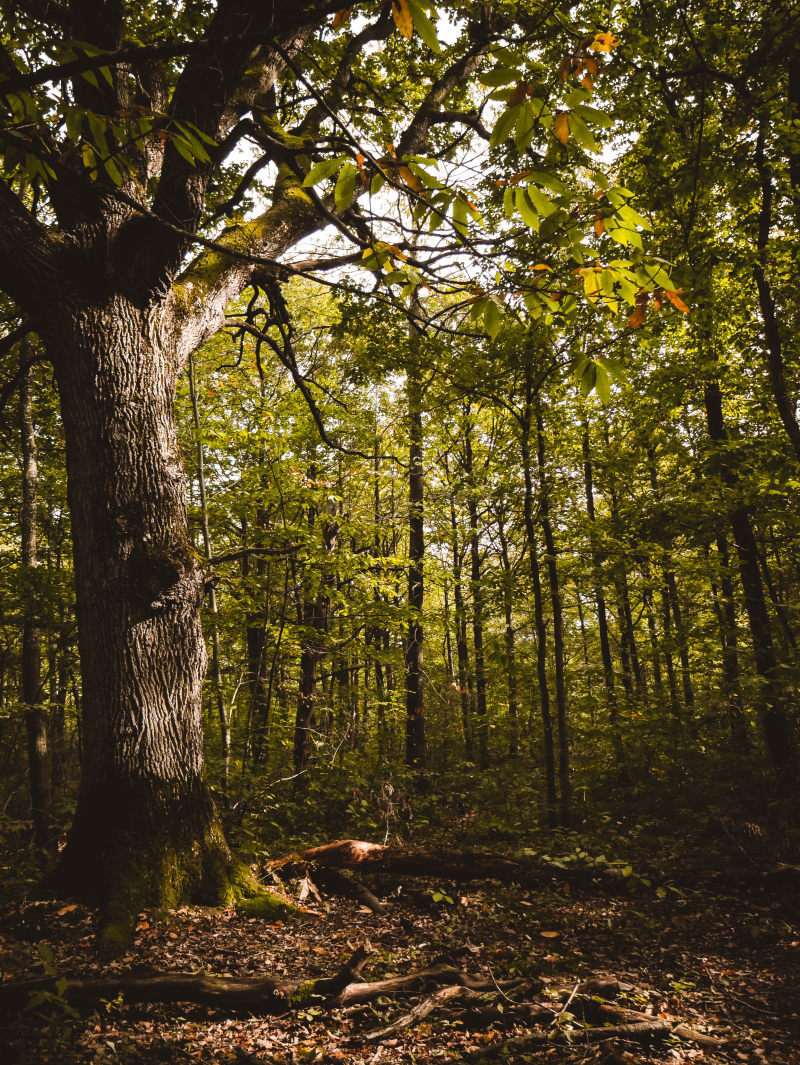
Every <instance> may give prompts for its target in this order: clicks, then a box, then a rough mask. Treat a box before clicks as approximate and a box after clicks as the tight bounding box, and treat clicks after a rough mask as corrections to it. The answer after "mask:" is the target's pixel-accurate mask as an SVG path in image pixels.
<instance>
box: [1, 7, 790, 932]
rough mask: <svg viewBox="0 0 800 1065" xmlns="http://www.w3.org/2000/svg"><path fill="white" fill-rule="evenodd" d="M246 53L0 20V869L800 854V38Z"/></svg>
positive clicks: (745, 16)
mask: <svg viewBox="0 0 800 1065" xmlns="http://www.w3.org/2000/svg"><path fill="white" fill-rule="evenodd" d="M259 17H261V16H256V15H255V14H254V13H253V11H251V10H250V5H248V4H245V3H241V4H234V3H231V4H225V3H220V4H218V5H202V4H200V5H194V4H185V5H180V6H179V7H175V8H171V7H164V6H163V5H159V4H145V5H142V6H141V10H140V11H138V12H136V13H132V12H130V11H127V10H125V5H118V6H117V5H113V4H99V5H93V4H91V3H74V4H70V5H66V6H65V7H63V8H62V7H61V6H60V5H56V4H50V3H45V4H38V3H25V4H22V5H15V8H14V11H13V12H11V11H7V10H5V11H3V71H2V79H0V97H1V98H2V100H3V101H4V105H5V106H6V108H7V114H6V118H5V124H4V126H3V130H2V133H1V135H0V147H1V150H2V152H3V155H4V171H3V178H4V182H3V187H2V190H0V192H1V193H2V198H3V205H2V210H1V211H0V215H1V216H2V217H0V223H1V224H0V230H1V231H2V233H1V234H0V236H2V241H3V255H4V264H3V267H2V270H1V271H0V283H1V284H2V287H3V288H4V290H5V292H6V296H5V297H4V300H3V307H2V316H3V321H4V326H5V330H6V336H5V339H4V340H3V341H2V342H0V349H1V351H2V366H1V367H0V373H1V374H2V381H1V382H0V404H1V405H2V413H3V419H4V421H3V430H2V431H3V446H2V450H0V496H1V497H2V501H3V502H2V506H0V551H1V552H2V555H1V556H0V557H1V558H2V567H1V568H0V734H1V735H2V753H0V759H1V760H2V767H1V768H2V779H3V781H4V785H3V787H4V796H3V805H2V815H0V816H1V818H2V819H1V820H0V831H2V834H3V838H4V840H5V841H6V844H7V846H8V847H15V846H19V845H21V842H23V841H25V840H27V833H28V832H29V826H30V824H31V823H32V824H33V833H34V849H35V852H36V853H37V855H44V861H45V864H47V856H48V855H49V856H51V857H52V856H53V855H54V854H55V851H56V849H57V845H58V844H59V841H63V838H64V835H65V833H66V831H67V830H68V829H69V827H70V825H71V824H73V819H74V826H73V830H72V834H71V836H70V843H69V844H68V846H67V848H66V851H64V852H63V854H62V856H61V860H60V862H59V866H58V871H57V873H56V879H55V881H53V883H54V884H56V885H57V886H59V887H60V889H62V890H64V889H69V890H70V891H72V892H76V891H77V894H78V895H79V896H80V897H82V898H87V899H89V900H90V901H95V902H99V903H100V904H101V905H102V906H103V907H104V912H105V915H106V917H105V928H106V942H107V945H111V946H113V945H114V944H115V943H116V945H117V946H119V945H120V944H122V943H124V942H125V941H127V937H129V935H130V926H131V921H132V917H133V916H134V915H135V912H138V908H139V907H140V906H143V905H150V904H153V903H154V902H163V901H165V900H166V901H170V900H171V901H173V902H177V901H182V899H183V898H185V897H189V896H191V895H192V894H193V893H194V894H197V893H198V890H199V891H200V893H201V894H203V893H205V894H208V882H209V877H210V873H209V869H210V867H211V864H213V863H212V857H213V859H214V861H216V860H217V859H219V860H220V861H221V862H222V864H223V866H224V869H225V874H224V875H225V880H226V884H227V882H228V881H230V882H231V883H234V884H236V883H238V881H237V879H236V878H237V875H238V874H237V872H236V870H237V868H238V866H237V865H236V863H235V860H234V859H232V858H231V856H230V852H229V851H228V849H227V845H226V844H225V843H224V842H222V843H220V838H221V833H220V835H219V837H218V836H217V834H216V833H217V829H216V826H217V825H218V824H222V825H224V829H225V833H226V835H227V839H228V842H229V843H230V844H232V845H233V846H234V848H235V849H236V850H237V851H238V853H239V854H240V855H243V856H244V857H246V858H249V859H251V860H253V861H258V860H263V858H264V857H265V856H266V855H268V854H272V855H274V854H276V853H280V852H282V851H284V850H288V849H291V848H293V847H297V846H305V845H308V844H310V843H312V842H317V841H322V840H324V839H326V838H334V837H337V836H354V837H357V838H368V839H373V840H375V841H377V842H385V841H387V840H396V841H397V840H405V841H407V840H411V839H413V840H415V841H417V842H423V843H425V842H443V841H447V842H449V843H453V842H455V841H459V842H460V843H462V844H466V843H478V842H480V843H482V844H486V843H487V841H493V843H494V845H496V843H497V841H503V840H505V841H508V842H514V843H515V844H520V843H524V842H530V841H531V840H532V839H536V840H540V839H542V838H546V839H549V840H551V843H552V841H553V840H558V841H559V844H558V845H559V846H560V847H561V848H562V850H564V851H565V852H566V853H569V854H571V855H572V857H573V858H574V855H575V854H583V855H584V857H585V855H586V852H585V851H584V850H583V849H582V848H583V847H584V846H585V843H586V838H587V837H586V836H585V835H582V834H580V833H582V832H584V831H587V832H589V831H590V829H589V828H587V827H586V826H589V825H591V826H594V829H592V830H598V831H600V833H601V835H602V833H603V832H605V831H606V829H603V828H602V826H603V825H604V824H605V825H609V824H612V825H613V824H614V823H616V822H617V820H618V819H619V818H623V819H626V818H633V819H634V820H636V819H639V820H642V821H648V823H649V822H650V820H659V819H660V820H661V823H662V824H664V825H666V823H667V822H668V821H669V820H670V819H675V818H678V817H681V818H685V817H687V816H692V815H691V814H689V813H688V811H691V810H696V809H699V810H700V811H702V818H701V819H702V820H703V821H704V822H705V824H706V826H707V827H708V826H711V831H712V834H714V833H716V834H720V833H722V834H728V835H729V836H730V838H734V837H735V838H738V836H737V835H736V833H737V832H738V831H739V829H737V827H736V826H741V825H743V824H751V823H757V825H758V826H759V827H758V833H760V834H761V835H762V836H763V838H764V839H765V840H767V841H768V842H765V843H764V847H765V848H766V849H767V850H768V851H769V853H770V854H773V855H774V856H780V857H781V858H782V859H784V860H794V859H795V858H796V857H797V855H796V853H795V852H796V848H797V839H796V838H795V837H796V830H794V834H793V829H792V827H791V816H792V813H791V812H792V810H793V809H794V804H795V802H796V786H797V746H796V727H797V691H798V646H797V639H798V636H797V632H798V626H799V625H800V601H799V597H798V587H799V583H798V582H800V550H798V543H799V542H800V541H798V532H799V531H800V530H798V518H797V506H796V492H797V489H798V485H799V484H800V481H798V462H799V461H800V424H798V419H797V412H796V394H797V378H798V372H800V366H798V358H799V354H798V350H797V341H796V320H797V314H798V302H797V291H796V272H797V260H798V238H797V228H798V222H799V221H800V112H799V110H798V109H800V47H799V46H798V44H797V40H798V34H797V23H798V18H799V17H800V16H799V15H798V12H797V10H795V9H793V8H792V7H791V6H789V5H787V6H786V7H785V8H783V7H779V8H775V7H773V6H772V5H763V6H762V5H747V6H746V8H745V7H742V6H741V5H737V4H726V3H718V4H715V5H713V7H712V6H711V5H708V4H705V3H696V4H683V3H667V4H664V5H659V6H657V7H656V6H654V5H651V4H648V3H632V4H615V5H610V6H609V5H603V4H592V3H586V4H579V5H573V6H572V7H570V8H569V10H564V11H561V10H559V9H557V8H555V7H552V8H551V7H549V6H547V5H544V6H542V5H538V4H534V3H531V4H513V5H512V4H497V5H489V6H487V5H481V4H469V3H464V4H454V5H448V6H446V7H445V6H441V5H440V6H439V7H436V6H435V5H432V4H426V3H422V2H420V0H413V2H412V0H396V2H394V3H390V4H384V5H377V4H364V5H356V6H355V7H354V8H352V9H346V10H342V11H337V10H336V6H335V5H325V4H306V5H304V6H303V5H301V6H300V7H299V8H298V11H297V12H294V13H292V14H290V13H287V12H285V11H283V10H281V11H280V12H277V9H276V12H273V14H272V15H270V16H269V18H270V19H271V22H269V23H268V24H267V23H265V24H264V25H263V26H262V25H261V24H260V23H259V22H258V18H259ZM263 18H264V19H267V15H263ZM248 35H249V36H248ZM254 42H255V43H254ZM204 49H205V51H204ZM139 53H140V54H139ZM186 55H188V58H184V56H186ZM209 56H215V57H218V58H217V59H213V61H212V60H210V59H209ZM226 64H228V65H227V66H226ZM264 71H267V72H268V74H269V77H267V76H266V75H265V73H264ZM215 72H216V73H219V79H218V80H219V85H217V84H216V83H214V84H212V82H214V77H216V73H215ZM204 78H205V79H206V81H205V82H204V81H203V79H204ZM258 78H261V81H260V82H259V83H258V85H257V86H256V87H255V88H253V86H252V84H251V83H252V82H253V80H254V79H256V80H258ZM226 79H227V80H226ZM265 79H266V80H265ZM206 83H207V85H206ZM217 91H218V92H219V94H220V95H219V99H217V98H216V97H215V96H214V94H215V93H216V92H217ZM226 109H227V110H226ZM193 286H194V288H193ZM155 306H158V307H159V308H161V309H160V311H159V313H160V314H161V315H162V317H161V319H160V322H161V325H159V329H161V330H162V332H163V334H164V336H160V337H159V338H157V340H154V339H153V337H152V335H151V323H152V319H151V318H148V315H150V314H151V311H152V308H153V307H155ZM164 323H167V324H166V325H164ZM176 323H177V324H176ZM170 330H171V331H170ZM167 334H168V335H167ZM142 337H145V340H144V341H143V340H142V339H141V338H142ZM93 374H94V377H92V375H93ZM104 375H105V376H104ZM92 382H93V383H92ZM142 397H145V398H142ZM147 397H153V398H152V403H151V402H150V399H149V398H147ZM173 398H174V415H173ZM137 405H140V408H141V412H142V413H140V412H139V410H140V408H139V407H138V406H137ZM123 412H124V413H123ZM173 416H174V420H173ZM123 423H124V424H123ZM151 444H152V446H151ZM178 448H179V450H180V453H181V455H182V456H183V466H182V467H179V466H176V465H175V463H176V461H177V460H176V455H177V449H178ZM154 456H155V457H154ZM176 470H177V473H176ZM154 471H155V472H154ZM68 482H69V485H68ZM184 498H185V505H184ZM184 528H185V534H184V531H183V530H184ZM73 540H74V543H73ZM153 544H155V546H153ZM73 559H74V560H75V561H74V562H73ZM76 588H77V605H76ZM121 589H122V590H121ZM200 600H202V601H203V608H202V624H203V631H204V634H205V640H206V643H207V645H208V648H209V669H208V673H207V676H206V677H205V680H203V674H204V665H205V656H204V653H203V652H202V650H200V649H199V647H200V645H199V642H198V640H197V638H196V637H197V632H196V631H195V629H194V628H193V626H194V620H192V619H193V618H194V613H197V611H199V604H200ZM187 604H189V605H188V606H187ZM193 612H194V613H193ZM164 619H167V620H166V621H165V620H164ZM187 619H188V620H187ZM137 626H139V630H140V632H141V633H142V634H143V635H142V636H141V638H140V636H134V637H131V636H130V634H131V633H132V632H134V630H136V629H137ZM137 641H138V642H137ZM79 642H80V653H79ZM201 683H202V691H201V687H200V685H201ZM154 693H155V694H154ZM176 707H177V708H178V709H177V710H176V709H175V708H176ZM126 715H129V718H130V721H129V720H128V718H127V717H126ZM130 722H132V724H131V723H130ZM175 722H178V724H177V725H175V730H176V735H178V733H180V735H178V738H177V739H176V740H174V742H173V738H171V736H172V730H173V725H174V724H175ZM195 726H196V727H195ZM200 728H202V737H200ZM153 737H156V738H155V739H153ZM201 739H202V746H201ZM203 749H204V751H205V760H206V763H207V765H206V769H205V771H204V770H203V754H202V750H203ZM81 771H82V772H83V784H82V786H81V790H80V791H79V779H80V776H81ZM115 773H121V779H122V780H124V785H120V784H119V781H118V780H116V779H115V778H114V774H115ZM154 781H156V783H154ZM164 781H167V782H168V784H169V789H172V790H169V789H168V790H167V791H166V792H162V791H159V790H158V789H159V788H161V786H162V783H163V782H164ZM206 782H207V783H206ZM207 785H210V786H207ZM120 789H121V790H120ZM126 789H127V790H126ZM76 803H77V810H78V815H77V816H75V810H76ZM165 803H166V804H167V806H168V805H169V803H173V804H174V805H173V806H172V807H171V809H172V813H166V814H165V812H164V811H165V809H167V806H165V805H164V804H165ZM189 809H191V810H192V811H193V812H192V814H191V818H190V820H191V822H192V827H190V828H188V829H186V830H185V838H181V839H178V838H177V836H174V833H172V830H169V831H167V830H166V828H165V826H166V825H168V824H169V823H170V822H171V821H175V820H176V818H175V816H174V812H175V811H176V810H180V811H184V812H185V811H187V810H189ZM197 811H200V812H197ZM216 811H220V815H218V814H217V812H216ZM218 816H220V817H221V821H218ZM154 826H155V827H154ZM598 826H599V827H598ZM542 828H545V829H546V830H547V833H548V834H547V835H545V836H542V835H541V830H542ZM117 830H118V833H117ZM165 832H166V836H165V835H164V833H165ZM112 835H113V836H114V837H115V842H114V843H113V844H112V842H111V836H112ZM117 836H118V838H117ZM150 836H152V838H153V843H152V846H153V847H155V848H162V847H163V846H164V845H165V843H164V840H165V839H167V846H168V848H169V849H170V853H174V854H175V855H176V856H177V857H176V859H175V862H176V866H175V868H180V870H181V872H180V874H175V875H174V876H173V877H172V880H169V877H170V876H172V874H167V873H165V871H164V868H163V867H162V866H160V865H159V867H158V869H154V868H153V867H152V861H153V860H152V855H150V853H149V850H148V847H150V846H151V844H149V843H147V842H146V841H145V837H150ZM612 837H613V833H612ZM198 840H202V841H203V842H202V848H203V853H204V858H203V863H204V864H203V867H202V870H200V871H198V870H197V869H194V868H193V867H192V865H191V861H192V860H193V859H191V860H190V859H189V858H188V857H187V855H188V853H189V851H190V850H191V847H192V846H194V845H195V844H196V843H197V841H198ZM551 849H552V847H551ZM132 854H133V855H135V856H136V857H135V859H134V858H132V857H131V855H132ZM126 855H127V857H126ZM142 855H145V857H142ZM209 855H211V856H212V857H209ZM220 855H222V857H221V858H220ZM134 861H135V862H136V863H139V864H141V866H142V867H143V868H146V869H147V874H146V876H145V877H144V880H143V882H142V884H141V885H139V886H137V887H136V889H135V890H133V901H130V900H129V902H128V903H126V906H125V907H123V909H125V912H124V913H122V914H121V915H120V912H119V910H120V906H119V885H120V883H123V882H124V883H129V882H130V879H131V866H132V864H133V863H134ZM156 864H157V863H156ZM620 866H621V867H624V868H629V866H627V864H626V863H625V862H621V863H620ZM87 870H91V871H87ZM79 872H80V875H79ZM215 875H216V874H215ZM168 881H169V883H168ZM100 882H102V883H100ZM98 884H99V886H98ZM239 887H240V888H241V884H240V885H239ZM251 888H252V885H250V884H249V883H248V884H246V885H245V886H244V888H243V889H242V890H243V891H244V893H245V894H247V893H248V892H250V891H251ZM226 890H227V888H226ZM240 893H241V892H240ZM212 894H213V893H212ZM223 894H224V893H223ZM126 897H127V896H126ZM116 937H118V938H119V942H117V939H116Z"/></svg>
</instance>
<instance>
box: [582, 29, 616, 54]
mask: <svg viewBox="0 0 800 1065" xmlns="http://www.w3.org/2000/svg"><path fill="white" fill-rule="evenodd" d="M620 44H622V41H621V40H620V38H619V37H617V36H616V34H613V33H596V34H595V38H594V40H593V41H592V43H591V44H590V45H589V47H590V48H591V49H592V51H594V52H610V51H612V49H614V48H618V47H619V46H620Z"/></svg>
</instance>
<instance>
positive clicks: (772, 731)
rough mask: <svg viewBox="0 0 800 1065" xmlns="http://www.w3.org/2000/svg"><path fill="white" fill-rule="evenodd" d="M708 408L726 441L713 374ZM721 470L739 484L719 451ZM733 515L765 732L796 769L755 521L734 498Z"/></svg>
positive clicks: (782, 761) (779, 761)
mask: <svg viewBox="0 0 800 1065" xmlns="http://www.w3.org/2000/svg"><path fill="white" fill-rule="evenodd" d="M705 409H706V420H707V422H708V432H709V435H710V437H711V439H712V440H713V441H714V442H715V443H717V444H720V445H722V446H723V447H724V445H725V443H726V441H727V439H728V432H727V429H726V427H725V419H724V416H723V412H722V394H721V392H720V388H719V384H718V383H717V381H715V380H710V381H708V382H707V383H706V387H705ZM720 472H721V474H722V477H723V480H724V481H725V483H726V484H727V486H728V487H729V488H730V489H736V488H737V486H738V476H737V474H736V471H735V470H734V469H733V468H732V466H731V462H730V459H729V458H728V457H727V456H726V455H724V454H723V455H722V456H721V457H720ZM729 518H730V523H731V529H732V531H733V540H734V543H735V544H736V553H737V555H738V557H739V575H740V578H741V581H742V589H743V591H744V603H745V610H746V611H747V617H748V621H749V623H750V635H751V637H752V641H753V654H754V657H755V663H756V670H757V672H758V674H759V676H760V677H761V678H762V680H763V682H764V684H763V691H762V695H761V697H760V698H759V700H758V702H759V712H760V716H761V721H762V724H763V728H764V738H765V740H766V745H767V750H768V752H769V756H770V759H771V760H772V764H773V765H774V766H775V768H776V769H778V770H781V771H791V772H792V774H793V773H794V770H795V768H796V765H797V747H796V738H795V734H794V728H793V725H792V710H793V707H792V705H791V702H790V699H789V696H788V693H787V692H786V690H785V688H784V686H783V684H782V682H781V677H780V667H779V665H778V661H777V659H776V656H775V649H774V645H773V642H772V629H771V626H770V620H769V614H768V612H767V604H766V601H765V599H764V588H763V585H762V584H761V574H760V572H759V567H758V550H757V545H756V539H755V536H754V534H753V526H752V523H751V521H750V514H749V512H748V510H747V507H745V506H743V505H735V504H734V506H733V507H732V508H731V510H730V511H729Z"/></svg>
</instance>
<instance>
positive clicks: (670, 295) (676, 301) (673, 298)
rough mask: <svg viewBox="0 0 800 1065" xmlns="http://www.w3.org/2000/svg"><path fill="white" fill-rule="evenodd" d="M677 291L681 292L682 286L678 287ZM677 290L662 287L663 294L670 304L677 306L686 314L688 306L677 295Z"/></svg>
mask: <svg viewBox="0 0 800 1065" xmlns="http://www.w3.org/2000/svg"><path fill="white" fill-rule="evenodd" d="M678 292H683V289H682V288H681V289H678ZM678 292H670V290H669V289H666V288H665V289H664V295H665V296H666V297H667V299H668V300H669V302H670V303H671V304H672V306H673V307H677V309H678V310H679V311H681V312H682V313H683V314H688V313H689V308H688V307H687V306H686V304H685V303H684V302H683V300H682V299H681V298H680V296H679V295H678Z"/></svg>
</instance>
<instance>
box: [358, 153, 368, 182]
mask: <svg viewBox="0 0 800 1065" xmlns="http://www.w3.org/2000/svg"><path fill="white" fill-rule="evenodd" d="M365 162H366V156H365V155H362V154H361V152H357V153H356V166H357V167H358V172H359V174H360V175H361V180H362V181H365V180H366V174H365V173H364V163H365Z"/></svg>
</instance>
